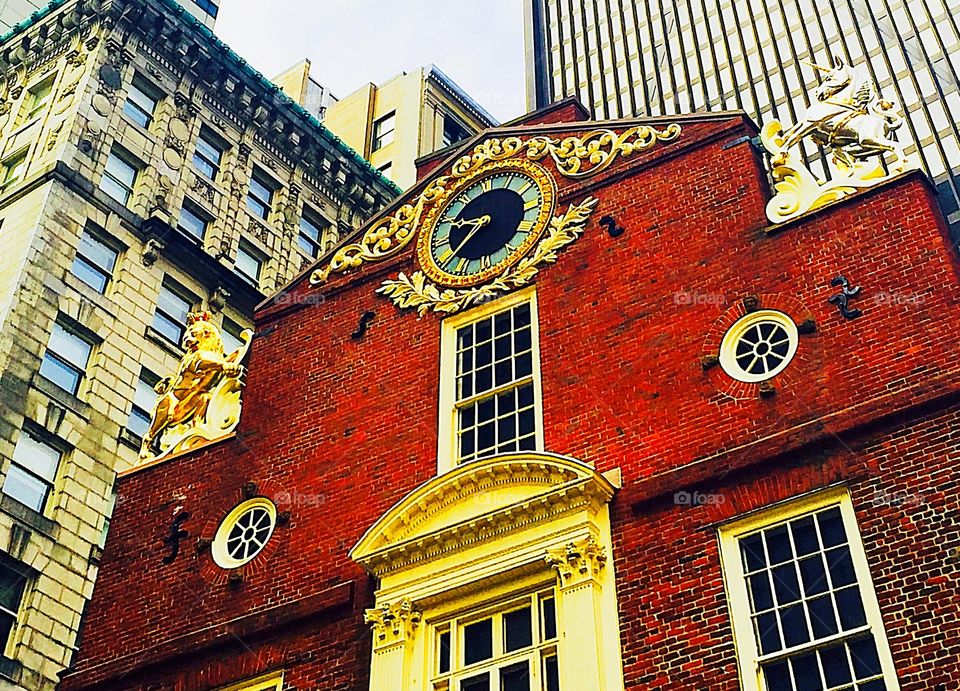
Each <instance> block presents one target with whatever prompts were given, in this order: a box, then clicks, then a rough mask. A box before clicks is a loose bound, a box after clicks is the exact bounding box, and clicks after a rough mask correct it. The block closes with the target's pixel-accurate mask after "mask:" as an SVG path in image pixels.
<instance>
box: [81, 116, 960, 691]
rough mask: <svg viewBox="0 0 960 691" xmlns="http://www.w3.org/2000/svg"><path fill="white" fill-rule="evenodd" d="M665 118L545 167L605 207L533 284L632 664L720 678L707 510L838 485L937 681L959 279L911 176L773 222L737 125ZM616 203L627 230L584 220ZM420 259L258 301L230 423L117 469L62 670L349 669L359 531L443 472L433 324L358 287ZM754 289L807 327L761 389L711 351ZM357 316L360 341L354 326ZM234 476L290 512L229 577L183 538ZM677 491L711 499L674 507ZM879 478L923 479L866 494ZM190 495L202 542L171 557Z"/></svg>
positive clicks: (699, 678)
mask: <svg viewBox="0 0 960 691" xmlns="http://www.w3.org/2000/svg"><path fill="white" fill-rule="evenodd" d="M545 128H546V129H544V128H540V129H537V130H536V132H538V133H541V132H544V131H546V132H549V133H550V134H551V135H552V136H564V134H567V133H571V132H574V131H575V130H576V128H575V127H574V126H572V125H566V126H564V125H552V126H551V125H547V126H545ZM561 128H566V129H561ZM683 128H684V132H683V134H682V135H681V137H680V138H679V139H678V140H676V141H674V142H671V143H667V144H662V145H658V146H657V147H656V148H654V149H652V150H651V151H649V152H646V153H643V154H640V155H637V156H634V157H631V158H629V159H626V160H621V161H619V162H618V163H617V164H615V165H614V166H613V167H611V168H610V169H609V170H608V171H607V172H605V173H603V174H601V175H599V176H597V177H594V178H592V179H589V181H588V182H585V183H583V182H581V183H578V182H571V181H569V180H568V179H566V178H558V179H559V180H560V191H559V201H558V203H559V208H561V209H563V208H565V207H566V206H567V205H568V204H570V203H572V202H577V201H580V200H582V199H583V198H584V197H585V196H586V195H588V194H590V195H594V196H596V197H598V198H599V200H600V202H599V205H598V208H597V210H596V212H595V213H594V216H593V219H592V221H591V223H590V224H589V226H588V228H587V230H586V233H585V234H584V237H583V238H581V239H580V240H578V241H577V242H576V243H574V244H573V245H571V246H570V248H568V249H567V250H566V251H565V252H564V253H563V255H562V256H561V258H560V261H559V263H558V264H557V265H556V266H555V267H552V268H547V269H546V270H544V271H543V272H542V274H541V275H540V277H539V278H538V281H537V286H538V287H537V292H538V301H539V312H540V347H541V370H542V377H543V396H544V402H543V408H544V423H545V443H546V450H548V451H553V452H557V453H561V454H567V455H570V456H573V457H575V458H579V459H581V460H584V461H588V462H591V463H594V464H595V465H596V467H597V468H598V469H599V470H601V471H602V470H607V469H609V468H613V467H620V468H621V469H622V471H623V477H624V487H623V489H622V490H621V491H620V492H619V494H618V495H617V497H615V499H614V502H613V518H614V540H615V568H616V570H617V574H618V589H619V596H620V616H621V628H622V632H623V635H622V646H623V652H624V656H625V674H626V680H627V686H628V688H630V689H636V690H637V691H639V690H640V689H656V688H662V689H676V688H689V689H703V688H711V689H713V688H733V687H734V685H735V681H734V680H735V678H736V669H735V659H734V656H733V649H732V638H731V634H730V624H729V618H728V616H727V612H726V608H725V603H724V596H723V587H722V578H721V572H720V567H719V562H718V555H717V543H716V522H717V521H718V520H721V519H724V518H727V517H729V516H733V515H736V514H738V513H741V512H743V511H746V510H750V509H753V508H756V507H762V506H764V505H766V504H768V503H770V502H772V501H776V500H779V499H781V498H786V497H789V496H793V495H796V494H799V493H802V492H804V491H807V490H810V489H814V488H817V487H821V486H825V485H827V484H830V483H833V482H837V481H846V482H848V483H849V484H850V487H851V490H852V493H853V500H854V504H855V507H856V508H857V510H858V518H859V521H860V524H861V528H862V531H863V538H864V542H865V543H866V548H867V553H868V557H869V559H870V563H871V569H872V573H873V576H874V578H875V580H876V582H877V589H878V595H879V599H880V603H881V608H882V610H883V615H884V618H885V623H886V625H887V628H888V632H889V636H890V638H891V643H892V646H893V648H894V654H895V657H896V662H897V666H898V669H899V670H900V673H901V675H902V682H903V687H904V688H906V689H918V690H919V689H929V688H934V687H932V686H930V685H929V684H930V683H932V682H931V679H936V681H937V683H943V684H946V686H945V687H944V688H945V689H947V688H952V686H951V684H950V682H953V685H954V686H955V685H956V682H957V681H958V680H960V668H958V666H957V664H958V663H957V662H956V660H957V659H960V655H958V653H960V650H957V649H956V644H952V645H953V646H954V647H951V644H949V643H947V642H948V641H950V640H957V638H958V637H957V636H956V634H955V631H954V630H952V629H951V627H952V626H955V625H954V624H951V623H949V622H950V621H951V619H953V620H955V619H956V617H955V616H953V617H951V616H950V615H949V614H948V613H949V612H950V611H953V612H954V614H955V611H956V606H957V604H958V601H957V597H956V595H955V592H954V591H955V587H954V590H950V588H951V587H952V586H951V584H954V585H955V580H956V574H957V567H956V563H955V562H950V561H949V560H948V559H946V557H945V556H944V555H945V552H944V550H945V549H947V548H950V547H954V548H955V547H956V546H957V545H958V540H960V533H958V515H960V514H958V497H957V492H956V484H955V483H956V471H955V470H953V469H952V466H951V464H952V462H953V459H954V458H955V457H956V456H957V454H958V450H957V448H956V447H957V442H956V440H955V439H951V432H950V430H951V429H952V428H953V426H954V425H955V423H954V422H953V420H954V418H955V417H956V414H957V413H956V405H957V404H956V403H955V398H956V395H955V392H956V391H957V384H958V380H960V368H958V366H957V365H956V364H955V362H954V361H955V358H954V357H953V354H954V353H955V352H956V351H957V346H958V335H957V333H956V329H955V327H954V325H955V324H956V323H957V320H958V317H960V301H958V299H957V298H958V287H957V278H956V270H957V266H958V265H957V259H956V257H955V256H954V255H953V254H951V253H950V252H949V251H948V250H947V249H946V247H945V237H946V236H945V233H944V227H943V223H942V220H941V219H940V218H939V216H938V215H937V213H936V212H935V206H934V203H933V198H932V195H931V193H930V191H929V188H928V186H927V184H926V182H925V180H924V179H922V177H920V176H919V175H918V174H910V175H907V176H904V177H902V178H900V179H899V180H897V181H895V182H893V183H890V184H888V185H886V186H885V187H883V188H882V189H878V190H875V191H873V192H869V193H866V194H864V195H862V196H860V197H858V198H857V199H855V200H851V201H848V202H845V203H843V204H840V205H837V206H835V207H833V208H831V209H828V210H825V211H822V212H820V213H817V214H814V215H811V216H809V217H807V218H806V219H803V220H801V221H799V222H795V223H793V224H790V225H789V226H787V227H784V228H781V229H778V230H777V232H775V233H769V234H768V233H767V232H766V222H765V217H764V213H763V206H764V204H765V201H766V197H767V195H766V191H765V184H764V182H763V179H762V178H763V172H762V169H761V167H760V165H759V163H758V160H757V158H756V156H755V154H754V153H753V151H752V150H751V149H750V147H749V145H748V144H746V143H739V144H737V143H735V142H737V140H739V139H740V138H741V137H743V135H745V134H746V135H752V134H753V132H754V130H753V129H752V126H751V125H750V124H749V123H748V122H746V121H745V120H743V119H741V118H740V117H731V118H726V119H724V118H717V117H705V118H691V119H689V120H684V121H683ZM606 214H610V215H612V216H613V217H614V219H615V221H616V223H617V224H618V225H620V226H622V227H623V228H625V229H626V232H625V233H624V234H623V235H621V236H619V237H617V238H611V237H610V236H609V235H608V234H607V233H606V232H605V231H604V230H603V229H602V228H601V227H600V226H599V225H598V224H597V221H598V220H599V218H600V217H602V216H603V215H606ZM411 266H412V260H411V257H410V255H409V252H407V253H405V254H404V255H403V256H401V257H399V258H397V259H396V260H394V261H387V262H383V263H380V264H373V265H369V266H367V267H365V268H364V269H362V270H360V271H358V272H356V273H354V274H351V275H348V276H346V277H336V278H333V279H332V280H331V281H330V283H329V285H328V286H327V287H326V288H325V290H324V291H323V293H322V294H323V296H324V299H323V301H322V304H316V302H317V300H316V299H315V298H314V297H312V296H316V295H317V294H318V290H317V289H316V288H311V287H310V286H309V285H307V284H306V282H305V281H301V282H300V283H298V284H295V285H294V286H293V287H292V288H291V289H290V293H289V295H288V296H286V297H285V298H284V299H283V300H278V301H275V302H273V303H271V304H268V305H266V306H265V307H263V308H262V310H261V312H260V315H259V319H258V330H259V331H260V333H261V334H262V336H261V337H260V338H258V339H257V341H256V342H255V346H254V349H253V353H252V357H251V361H250V374H249V378H248V386H247V391H246V393H245V403H244V405H245V413H244V418H243V421H242V423H241V427H240V431H239V433H238V435H237V436H236V437H235V438H233V439H230V440H227V441H225V442H221V443H220V444H218V445H215V446H213V447H210V448H209V449H207V450H205V451H202V452H198V453H194V454H192V455H187V456H181V457H178V458H174V459H172V460H170V461H168V462H166V463H163V464H161V465H158V466H156V467H153V468H148V469H144V470H141V471H139V472H137V473H134V474H131V475H128V476H126V477H124V478H123V479H121V481H120V484H119V492H120V500H119V501H118V507H117V510H116V514H115V521H114V527H113V529H112V532H111V536H110V539H109V540H108V543H107V548H106V552H105V555H104V560H103V564H102V569H101V575H100V580H99V582H98V585H97V589H96V591H95V594H94V598H93V601H92V603H91V605H90V608H89V616H88V618H87V620H86V630H85V633H84V636H83V642H82V647H81V651H80V654H79V656H78V662H77V670H78V672H77V673H76V674H74V675H73V676H71V677H69V678H68V680H67V681H66V682H65V683H64V684H63V688H65V689H77V688H92V687H93V686H96V688H100V689H107V688H117V689H127V688H175V687H176V688H185V689H190V688H197V689H199V688H209V687H211V686H215V685H218V684H222V683H227V682H230V681H234V680H237V679H240V678H243V677H246V676H251V675H253V674H255V673H259V672H262V671H267V670H269V669H273V668H278V667H284V668H286V669H287V670H288V672H287V676H286V681H287V686H289V688H290V689H315V688H324V689H351V690H354V689H355V690H357V691H359V689H363V688H365V686H366V678H367V668H368V666H369V638H370V634H369V631H368V629H366V627H364V626H363V625H362V623H361V614H360V612H361V610H362V609H363V608H364V607H366V606H369V605H370V604H371V602H372V596H371V593H372V590H371V587H372V586H371V583H370V582H369V579H368V578H367V577H366V576H365V575H363V574H362V573H361V572H360V570H359V569H358V567H356V566H355V565H354V564H353V563H352V562H351V561H350V560H349V558H348V556H347V552H348V550H349V549H350V548H351V547H352V546H353V545H354V544H355V542H356V541H357V539H358V538H359V537H360V536H361V535H362V534H363V532H364V531H365V530H366V528H367V527H369V526H370V525H371V524H372V523H373V522H374V521H375V520H376V518H378V517H379V516H380V515H381V514H382V513H383V512H384V511H386V509H387V508H389V507H390V506H391V505H393V504H394V503H395V502H396V501H398V500H399V499H400V498H401V497H403V496H404V495H405V494H406V493H408V492H409V491H410V490H411V489H412V488H414V487H415V486H417V485H418V484H420V483H422V482H424V481H426V480H427V479H429V478H430V477H432V476H433V475H434V474H435V472H436V452H437V449H436V444H437V437H436V434H437V432H436V431H437V420H438V413H437V387H438V384H437V378H438V371H439V363H438V358H439V337H440V319H439V318H437V317H435V316H432V315H428V316H425V317H423V318H420V319H418V318H417V317H416V315H415V314H414V313H408V312H400V311H398V310H397V309H396V308H394V307H393V305H392V304H391V303H389V302H388V301H386V300H384V299H383V298H380V297H378V296H376V295H375V294H374V292H373V291H374V289H375V287H376V286H377V285H379V283H380V281H382V280H383V279H384V278H386V277H388V276H393V275H395V274H396V272H397V271H398V270H407V271H409V270H410V268H411ZM838 274H844V275H846V276H848V278H849V279H850V280H851V282H852V283H854V284H859V285H861V286H862V287H863V293H862V297H860V299H859V301H856V303H855V304H857V305H858V306H860V307H861V308H862V309H863V312H864V314H863V316H862V317H860V318H859V319H857V320H845V319H843V318H842V317H841V316H840V315H839V314H838V312H837V309H836V307H834V306H833V305H830V304H828V303H827V298H828V297H829V296H830V295H831V294H832V293H833V292H835V291H836V289H835V288H831V286H830V281H831V279H833V278H834V277H835V276H837V275H838ZM747 296H756V297H757V300H758V301H759V303H760V305H761V306H763V307H773V308H777V309H783V310H785V311H787V312H788V313H790V315H791V316H792V317H793V318H794V319H795V320H796V321H802V320H807V319H812V320H813V321H814V322H815V324H816V329H815V330H814V332H813V333H809V334H804V335H803V336H801V343H800V346H799V350H798V355H797V357H796V358H795V360H794V361H793V363H791V365H790V367H789V368H788V369H787V370H786V372H784V374H783V375H781V376H780V377H778V378H777V379H776V382H775V387H776V392H775V394H774V395H773V396H770V397H761V396H760V395H759V391H758V389H757V388H756V386H755V385H752V386H753V388H750V387H741V386H736V385H734V384H732V380H729V379H727V378H726V375H724V374H723V373H722V372H721V371H720V370H719V368H717V367H714V368H711V369H707V370H704V368H703V366H702V364H701V363H702V358H703V357H704V356H705V355H710V354H713V355H715V354H716V352H715V351H716V345H717V334H718V333H722V330H723V329H724V328H726V325H729V323H731V321H732V320H733V319H735V318H736V317H737V316H738V315H740V314H742V313H743V309H744V308H743V303H742V299H743V298H744V297H747ZM881 296H883V297H881ZM308 298H309V299H308ZM368 310H372V311H374V312H375V313H376V316H375V318H374V319H373V321H372V322H371V323H370V325H369V327H368V329H367V333H366V335H364V336H363V338H361V339H359V340H358V339H354V338H351V334H352V333H353V332H354V331H355V330H356V329H357V325H358V323H359V320H360V317H361V315H362V314H363V313H364V312H366V311H368ZM948 405H951V406H954V407H953V408H948ZM880 416H883V417H882V418H881V417H880ZM249 481H253V482H256V483H257V485H258V487H257V489H258V491H259V492H260V493H263V494H266V495H267V496H272V497H274V499H275V500H276V501H277V503H278V508H280V509H281V510H284V509H285V508H286V509H289V510H290V512H291V518H290V521H289V523H288V524H286V525H283V526H281V527H279V528H278V529H277V534H276V535H275V536H274V538H273V539H272V540H271V542H270V544H269V545H268V547H267V549H266V550H265V551H264V553H263V554H261V555H260V556H258V557H257V558H256V559H254V561H253V562H251V563H250V564H249V565H248V566H246V567H244V568H243V577H242V581H240V582H238V583H229V582H228V581H227V578H226V575H225V572H223V571H222V570H220V569H218V568H217V567H215V566H214V565H213V564H212V562H211V560H210V557H209V555H208V554H207V552H206V550H202V549H201V550H199V551H198V550H197V549H196V547H195V546H194V542H195V540H196V538H197V537H200V538H211V537H212V536H213V533H214V531H215V529H216V526H217V524H218V523H219V521H220V519H221V518H222V517H223V516H224V515H225V514H226V513H227V511H229V510H230V509H231V508H232V507H233V506H234V505H235V504H237V503H238V502H239V501H240V500H241V498H242V486H243V484H244V483H246V482H249ZM684 487H701V488H709V491H711V492H722V493H723V494H724V496H726V497H729V501H726V502H725V503H724V504H723V505H722V506H720V507H691V508H685V507H678V506H675V505H674V504H673V500H672V495H673V492H674V491H675V490H676V489H678V488H684ZM880 489H884V490H886V489H890V490H891V491H904V492H912V493H914V494H920V495H922V496H924V497H929V499H928V500H925V502H924V503H922V504H920V505H915V506H911V507H907V508H904V507H880V508H874V507H873V505H872V503H871V497H872V496H873V494H874V492H876V491H878V490H880ZM181 509H184V510H187V511H190V513H191V517H190V519H189V520H188V521H187V523H186V524H185V526H184V527H185V528H187V529H188V530H189V531H190V533H191V535H190V538H189V539H188V540H186V541H185V545H184V547H183V548H182V549H181V553H180V555H179V556H178V557H177V558H176V560H175V561H174V562H173V563H172V564H169V565H165V564H163V563H162V562H161V560H162V558H163V556H164V555H165V554H167V553H168V551H169V550H168V548H167V547H166V546H165V545H164V543H163V538H164V536H165V535H167V534H168V533H169V530H170V525H171V522H172V517H173V515H174V513H175V512H176V511H178V510H181ZM665 545H669V546H670V549H664V546H665ZM915 612H926V613H928V614H925V615H924V616H923V617H920V616H917V615H916V614H914V613H915ZM271 622H273V623H274V624H279V626H271ZM238 639H239V640H242V641H243V646H241V647H238V645H237V640H238ZM932 641H936V646H935V647H931V645H932V644H931V642H932ZM178 650H179V651H180V653H179V654H180V657H178V658H176V664H172V663H171V660H172V659H173V658H172V657H171V655H173V654H174V652H175V651H178ZM310 651H313V652H310ZM184 652H185V653H186V657H184V656H183V653H184ZM938 656H939V657H938ZM332 660H335V663H332V662H331V661H332ZM151 664H152V665H153V666H151ZM110 679H113V681H108V680H110Z"/></svg>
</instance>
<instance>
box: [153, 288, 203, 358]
mask: <svg viewBox="0 0 960 691" xmlns="http://www.w3.org/2000/svg"><path fill="white" fill-rule="evenodd" d="M193 304H194V303H193V302H192V301H191V300H188V299H186V298H184V297H181V296H180V295H178V294H177V293H176V292H175V291H174V290H173V289H172V288H170V287H169V286H167V285H161V286H160V294H159V295H158V296H157V307H156V309H155V310H154V313H153V322H152V324H153V328H154V329H156V330H157V332H159V333H160V335H161V336H163V337H164V338H166V339H167V340H168V341H170V342H171V343H174V344H176V345H177V346H180V344H181V342H182V341H183V334H184V332H185V331H186V329H187V315H188V314H189V313H190V310H191V309H192V308H193Z"/></svg>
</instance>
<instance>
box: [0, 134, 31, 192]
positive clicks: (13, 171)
mask: <svg viewBox="0 0 960 691" xmlns="http://www.w3.org/2000/svg"><path fill="white" fill-rule="evenodd" d="M29 150H30V146H29V145H27V146H24V147H21V148H20V149H18V150H17V151H15V152H13V153H12V154H10V155H9V156H7V157H6V158H4V159H3V160H2V161H0V192H3V191H6V189H7V188H8V187H12V186H13V185H16V184H17V183H18V182H20V181H21V180H22V179H23V174H24V172H25V171H26V169H27V164H28V158H27V154H28V153H29Z"/></svg>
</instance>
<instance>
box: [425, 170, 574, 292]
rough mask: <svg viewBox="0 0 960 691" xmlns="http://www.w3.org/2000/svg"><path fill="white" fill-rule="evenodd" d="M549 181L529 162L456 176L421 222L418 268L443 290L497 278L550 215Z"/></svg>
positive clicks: (525, 249) (552, 189) (553, 191)
mask: <svg viewBox="0 0 960 691" xmlns="http://www.w3.org/2000/svg"><path fill="white" fill-rule="evenodd" d="M555 196H556V188H555V184H554V181H553V178H552V177H551V176H550V175H549V174H548V173H547V171H546V170H544V169H543V168H542V167H541V166H539V165H537V164H535V163H531V162H530V161H525V160H522V159H519V160H509V161H497V162H492V163H489V164H487V165H485V166H482V167H481V168H479V169H478V170H477V171H476V172H475V173H473V174H472V175H469V176H466V177H464V178H461V179H460V180H458V181H457V182H456V184H455V185H453V186H452V187H451V188H450V189H449V190H448V192H447V194H446V195H445V199H444V200H443V201H442V202H441V203H439V204H437V205H436V206H434V207H433V208H432V209H431V210H430V211H429V212H428V213H427V215H426V217H425V218H424V223H423V231H422V232H421V233H420V237H419V238H418V241H417V258H418V260H419V264H420V268H421V269H422V271H423V273H424V274H425V275H426V276H427V278H429V279H430V280H432V281H434V282H436V283H437V284H439V285H446V286H456V287H463V286H474V285H478V284H480V283H484V282H486V281H489V280H490V279H491V278H494V277H496V276H499V275H500V274H502V273H503V272H504V271H505V270H507V269H508V268H509V267H511V266H513V265H515V264H516V263H517V262H518V261H519V260H520V259H521V258H522V257H523V256H525V255H526V254H527V253H528V252H529V251H530V250H531V248H533V247H534V245H536V244H537V242H538V241H539V240H540V238H541V237H542V236H543V233H544V231H545V230H546V228H547V226H548V224H549V222H550V219H551V217H552V216H553V211H554V199H555Z"/></svg>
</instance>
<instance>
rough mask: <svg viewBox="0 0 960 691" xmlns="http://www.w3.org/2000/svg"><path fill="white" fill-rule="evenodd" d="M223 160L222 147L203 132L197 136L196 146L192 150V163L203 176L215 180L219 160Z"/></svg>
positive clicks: (218, 168) (218, 170)
mask: <svg viewBox="0 0 960 691" xmlns="http://www.w3.org/2000/svg"><path fill="white" fill-rule="evenodd" d="M222 160H223V148H222V147H220V146H219V145H217V144H215V143H214V142H212V141H210V139H209V138H207V137H205V136H204V135H203V133H201V134H200V136H199V137H198V138H197V146H196V148H195V149H194V152H193V165H194V167H195V168H196V169H197V170H199V171H200V173H202V174H203V175H204V176H205V177H207V178H209V179H211V180H216V178H217V173H219V172H220V162H221V161H222Z"/></svg>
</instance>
